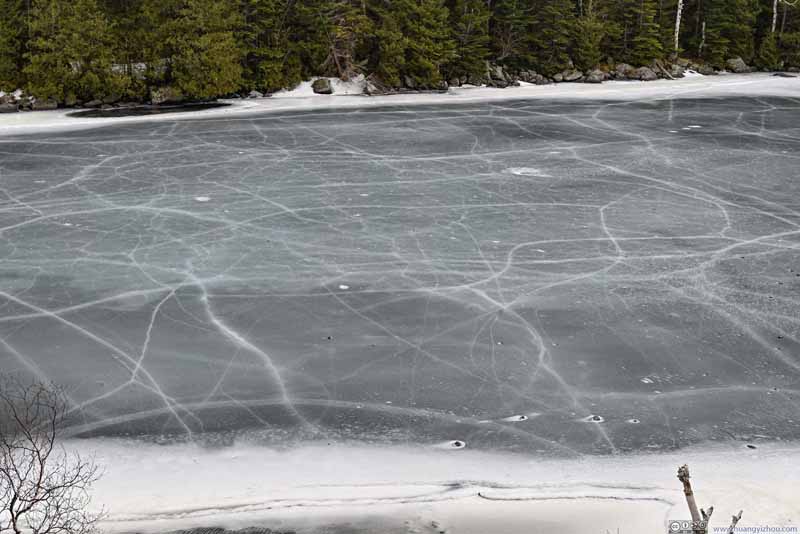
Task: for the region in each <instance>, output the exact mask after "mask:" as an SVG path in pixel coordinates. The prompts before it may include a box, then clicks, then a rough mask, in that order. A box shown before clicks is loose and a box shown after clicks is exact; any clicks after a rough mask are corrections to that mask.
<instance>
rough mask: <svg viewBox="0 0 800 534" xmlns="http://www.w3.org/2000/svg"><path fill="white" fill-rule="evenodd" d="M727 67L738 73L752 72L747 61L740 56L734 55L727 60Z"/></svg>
mask: <svg viewBox="0 0 800 534" xmlns="http://www.w3.org/2000/svg"><path fill="white" fill-rule="evenodd" d="M725 67H726V68H727V69H728V70H729V71H731V72H736V73H743V72H750V67H748V66H747V63H745V62H744V60H743V59H742V58H740V57H732V58H730V59H729V60H728V61H726V62H725Z"/></svg>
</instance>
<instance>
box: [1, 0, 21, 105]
mask: <svg viewBox="0 0 800 534" xmlns="http://www.w3.org/2000/svg"><path fill="white" fill-rule="evenodd" d="M27 16H28V9H27V5H26V2H25V0H0V90H6V91H13V90H14V89H16V88H18V87H21V86H22V83H23V78H22V70H23V68H24V67H25V48H26V45H27V41H28V22H27Z"/></svg>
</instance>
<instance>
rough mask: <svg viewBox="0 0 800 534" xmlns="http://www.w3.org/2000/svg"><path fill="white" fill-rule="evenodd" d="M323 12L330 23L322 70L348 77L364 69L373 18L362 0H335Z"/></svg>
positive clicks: (339, 76) (344, 77) (340, 76)
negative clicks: (366, 43) (365, 46)
mask: <svg viewBox="0 0 800 534" xmlns="http://www.w3.org/2000/svg"><path fill="white" fill-rule="evenodd" d="M324 16H325V19H326V20H328V21H330V22H331V26H330V28H329V29H328V30H327V31H326V35H325V36H326V44H327V57H326V58H325V61H324V63H323V64H322V69H323V73H324V74H327V75H330V76H336V77H338V78H340V79H342V80H349V79H350V78H352V77H354V76H355V75H357V74H360V73H361V71H362V70H363V67H364V64H365V59H366V58H365V57H362V56H363V55H365V53H364V50H363V48H364V43H365V42H366V40H367V38H368V36H369V35H370V34H371V33H372V21H371V20H370V19H369V18H368V17H367V14H366V6H365V5H364V4H363V3H362V2H361V1H359V0H355V1H354V0H335V1H334V2H332V3H331V4H330V5H329V6H328V10H327V13H325V14H324Z"/></svg>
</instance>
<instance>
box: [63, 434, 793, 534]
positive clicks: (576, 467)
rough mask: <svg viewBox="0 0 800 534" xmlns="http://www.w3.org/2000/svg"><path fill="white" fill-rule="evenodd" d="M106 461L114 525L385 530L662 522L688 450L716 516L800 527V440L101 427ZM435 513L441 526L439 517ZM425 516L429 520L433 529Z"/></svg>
mask: <svg viewBox="0 0 800 534" xmlns="http://www.w3.org/2000/svg"><path fill="white" fill-rule="evenodd" d="M70 446H71V447H78V448H80V449H81V450H84V451H85V450H87V449H88V450H92V451H94V452H96V454H97V458H98V462H99V463H100V464H102V465H103V467H104V469H105V476H104V478H103V479H102V480H101V481H100V483H98V485H97V487H96V497H95V498H96V501H97V504H104V505H105V506H106V507H107V509H108V511H109V515H108V517H107V518H106V520H105V522H104V523H103V525H102V527H103V530H105V531H107V532H130V531H136V532H164V531H168V530H172V529H178V528H192V527H199V526H223V527H228V528H242V527H246V526H253V525H258V526H266V527H270V528H285V529H287V530H288V529H291V530H297V531H298V532H300V533H302V532H304V531H309V530H310V529H313V528H314V527H315V526H317V527H318V526H320V525H323V524H336V523H344V522H347V523H355V524H358V523H363V524H364V526H365V527H367V528H369V527H372V528H376V526H377V525H380V528H379V529H378V530H376V531H377V532H389V531H391V530H390V529H391V528H395V527H401V526H403V525H405V526H406V527H408V528H409V530H402V532H414V531H416V532H429V531H431V532H432V531H436V532H438V531H439V530H445V531H446V532H448V533H452V534H492V533H499V532H502V533H503V534H517V533H519V534H523V533H524V534H533V533H538V532H541V533H544V532H548V533H552V532H559V533H561V534H570V533H586V532H606V531H609V532H617V529H619V532H620V533H621V534H625V533H637V534H641V533H645V532H648V533H657V532H665V531H666V527H665V525H666V521H667V520H668V519H685V518H687V517H688V511H687V509H686V503H685V501H684V498H683V493H682V491H681V485H680V483H679V482H678V480H677V478H676V476H675V472H676V471H677V467H678V466H679V465H681V464H683V463H684V462H688V463H689V465H690V467H691V469H692V475H693V480H694V488H695V491H696V494H697V498H698V500H699V503H700V505H701V506H703V507H707V506H709V505H712V504H713V505H714V507H715V510H716V512H715V514H714V515H715V518H716V521H715V522H714V525H715V526H727V521H728V519H729V518H730V516H731V515H732V514H733V513H735V512H737V511H738V510H739V509H740V508H742V509H744V516H743V519H742V522H741V523H740V526H743V527H746V526H758V525H772V526H795V527H797V526H798V520H800V501H798V500H797V498H796V485H797V481H798V480H800V449H798V448H796V447H795V448H785V447H781V446H780V445H770V446H761V447H759V449H757V450H751V449H748V448H746V447H744V446H741V447H739V446H733V445H731V446H725V447H720V446H714V448H711V447H710V446H709V447H705V448H703V449H689V450H684V451H680V452H674V453H668V454H653V455H632V456H622V457H583V458H581V459H578V460H549V459H542V458H535V457H529V456H519V455H506V454H492V453H486V452H478V451H470V450H469V449H462V450H452V449H451V450H442V449H432V448H423V447H377V446H374V447H369V446H363V445H355V444H354V445H342V444H333V445H331V444H325V443H321V444H317V445H307V446H301V447H298V448H294V449H291V450H288V451H276V450H272V449H268V448H264V447H259V446H250V445H244V444H239V445H233V446H230V447H226V448H221V449H203V448H200V447H198V446H194V445H147V444H142V443H134V442H126V441H117V440H94V441H80V442H73V443H71V444H70ZM432 525H437V527H436V528H434V530H429V529H430V528H433V527H432ZM426 529H428V530H426Z"/></svg>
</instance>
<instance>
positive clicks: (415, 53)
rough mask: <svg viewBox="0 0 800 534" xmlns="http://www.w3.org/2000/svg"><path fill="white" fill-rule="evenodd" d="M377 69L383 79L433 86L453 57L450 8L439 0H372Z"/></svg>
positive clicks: (397, 82)
mask: <svg viewBox="0 0 800 534" xmlns="http://www.w3.org/2000/svg"><path fill="white" fill-rule="evenodd" d="M370 9H371V11H372V16H373V18H374V20H375V21H376V22H375V28H376V29H375V37H376V39H377V41H378V43H379V44H378V47H379V50H378V54H377V55H378V62H377V66H376V67H377V68H376V71H377V73H378V74H379V76H380V77H381V79H382V81H383V82H384V83H387V84H390V85H399V82H400V81H408V82H411V84H413V85H414V86H419V87H433V86H436V85H437V84H438V83H439V82H440V81H441V80H442V72H441V68H442V66H443V65H445V64H447V63H448V62H449V61H451V60H452V59H453V58H454V57H455V42H454V41H453V39H452V35H451V32H450V28H449V12H448V10H447V7H446V6H445V5H444V3H443V1H442V0H391V1H389V0H375V1H374V2H373V3H372V4H371V8H370Z"/></svg>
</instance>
